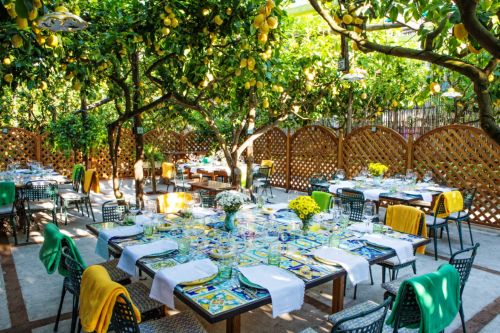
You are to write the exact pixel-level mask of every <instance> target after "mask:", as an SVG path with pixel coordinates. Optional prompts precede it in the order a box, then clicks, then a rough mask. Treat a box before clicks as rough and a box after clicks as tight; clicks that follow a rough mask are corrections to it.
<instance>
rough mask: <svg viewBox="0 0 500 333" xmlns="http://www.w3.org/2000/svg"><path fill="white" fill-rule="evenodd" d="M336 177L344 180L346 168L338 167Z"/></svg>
mask: <svg viewBox="0 0 500 333" xmlns="http://www.w3.org/2000/svg"><path fill="white" fill-rule="evenodd" d="M335 178H337V179H338V180H343V179H344V178H345V171H344V169H338V170H337V173H336V174H335Z"/></svg>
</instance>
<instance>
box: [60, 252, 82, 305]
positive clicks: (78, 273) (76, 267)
mask: <svg viewBox="0 0 500 333" xmlns="http://www.w3.org/2000/svg"><path fill="white" fill-rule="evenodd" d="M62 255H63V265H64V266H65V268H66V269H67V270H68V273H69V274H68V279H69V282H70V283H71V285H72V286H73V289H74V290H73V292H74V294H75V296H79V295H80V286H81V284H82V275H83V271H84V270H85V268H84V267H82V265H80V263H79V262H78V261H76V260H75V259H74V258H73V257H72V256H71V251H70V250H69V249H68V247H66V246H65V247H63V252H62Z"/></svg>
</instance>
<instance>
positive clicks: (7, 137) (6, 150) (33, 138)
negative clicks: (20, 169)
mask: <svg viewBox="0 0 500 333" xmlns="http://www.w3.org/2000/svg"><path fill="white" fill-rule="evenodd" d="M0 140H1V144H0V169H5V168H6V167H7V165H8V164H9V162H10V161H15V162H21V163H26V162H27V161H30V160H37V145H38V144H40V141H39V138H38V135H36V134H34V133H32V132H30V131H26V130H24V129H22V128H4V129H3V130H2V132H0Z"/></svg>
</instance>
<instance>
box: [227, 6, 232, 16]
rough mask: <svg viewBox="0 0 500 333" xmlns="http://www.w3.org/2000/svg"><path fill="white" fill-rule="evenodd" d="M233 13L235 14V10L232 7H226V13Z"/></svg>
mask: <svg viewBox="0 0 500 333" xmlns="http://www.w3.org/2000/svg"><path fill="white" fill-rule="evenodd" d="M231 14H233V10H232V9H231V7H228V8H226V15H227V16H231Z"/></svg>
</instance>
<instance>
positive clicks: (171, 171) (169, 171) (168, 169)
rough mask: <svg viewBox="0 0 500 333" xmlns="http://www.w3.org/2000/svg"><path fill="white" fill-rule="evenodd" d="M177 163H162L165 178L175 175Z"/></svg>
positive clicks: (162, 175) (162, 173) (162, 172)
mask: <svg viewBox="0 0 500 333" xmlns="http://www.w3.org/2000/svg"><path fill="white" fill-rule="evenodd" d="M175 174H176V171H175V165H174V163H169V162H163V163H162V164H161V177H162V178H164V179H169V180H170V179H173V178H174V177H175Z"/></svg>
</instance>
